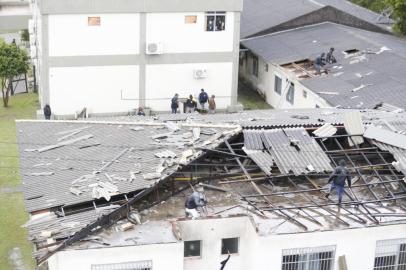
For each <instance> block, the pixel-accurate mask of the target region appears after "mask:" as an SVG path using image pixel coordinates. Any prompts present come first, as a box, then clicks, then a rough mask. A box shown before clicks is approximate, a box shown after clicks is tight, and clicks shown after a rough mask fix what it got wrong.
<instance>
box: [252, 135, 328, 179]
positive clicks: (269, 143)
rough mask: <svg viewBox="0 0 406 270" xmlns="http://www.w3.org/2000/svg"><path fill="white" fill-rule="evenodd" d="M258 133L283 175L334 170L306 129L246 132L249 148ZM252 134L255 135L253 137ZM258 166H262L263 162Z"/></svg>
mask: <svg viewBox="0 0 406 270" xmlns="http://www.w3.org/2000/svg"><path fill="white" fill-rule="evenodd" d="M258 133H260V134H261V135H262V142H263V144H264V145H265V149H267V150H268V151H269V153H270V154H271V156H272V158H273V160H274V161H275V163H276V164H277V166H278V168H279V170H280V171H281V172H282V173H283V174H289V173H290V172H291V171H292V172H293V173H294V174H296V175H300V174H303V173H309V172H311V171H316V172H325V171H331V170H332V167H331V164H330V160H329V158H328V157H327V155H326V154H325V153H324V151H323V150H322V149H321V147H320V146H319V144H318V143H317V142H316V140H315V139H314V138H312V137H310V136H309V134H308V133H307V131H306V130H305V129H304V128H290V129H289V128H286V129H272V130H262V131H253V130H246V131H245V132H244V137H246V138H247V139H244V140H246V141H248V142H249V144H248V145H249V146H252V145H253V143H252V138H253V137H254V136H255V138H256V137H257V136H258ZM252 134H255V135H254V136H252ZM255 146H256V149H257V150H259V149H258V148H259V147H257V146H259V144H257V145H255ZM254 161H255V160H254ZM255 162H256V161H255ZM256 163H257V162H256ZM257 164H258V165H259V164H262V162H258V163H257ZM260 167H261V166H260ZM266 173H268V171H266Z"/></svg>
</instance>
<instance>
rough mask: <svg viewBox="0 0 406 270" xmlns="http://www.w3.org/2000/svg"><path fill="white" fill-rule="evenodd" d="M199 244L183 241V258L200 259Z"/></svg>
mask: <svg viewBox="0 0 406 270" xmlns="http://www.w3.org/2000/svg"><path fill="white" fill-rule="evenodd" d="M201 243H202V241H200V240H195V241H185V242H184V257H185V258H187V257H200V256H201Z"/></svg>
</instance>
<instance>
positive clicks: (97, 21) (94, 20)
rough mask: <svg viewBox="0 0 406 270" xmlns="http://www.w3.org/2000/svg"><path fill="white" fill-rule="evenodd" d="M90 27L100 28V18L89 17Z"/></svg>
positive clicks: (88, 23)
mask: <svg viewBox="0 0 406 270" xmlns="http://www.w3.org/2000/svg"><path fill="white" fill-rule="evenodd" d="M87 25H88V26H100V17H87Z"/></svg>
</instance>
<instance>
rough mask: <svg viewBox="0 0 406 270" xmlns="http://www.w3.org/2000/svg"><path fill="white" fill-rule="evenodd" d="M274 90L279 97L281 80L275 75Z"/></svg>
mask: <svg viewBox="0 0 406 270" xmlns="http://www.w3.org/2000/svg"><path fill="white" fill-rule="evenodd" d="M274 90H275V92H276V93H278V94H279V95H280V94H281V93H282V78H281V77H279V76H276V75H275V85H274Z"/></svg>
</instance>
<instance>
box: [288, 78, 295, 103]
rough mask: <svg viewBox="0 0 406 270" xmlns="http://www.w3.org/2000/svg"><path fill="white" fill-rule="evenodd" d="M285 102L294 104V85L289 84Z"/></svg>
mask: <svg viewBox="0 0 406 270" xmlns="http://www.w3.org/2000/svg"><path fill="white" fill-rule="evenodd" d="M286 100H287V101H288V102H289V103H290V104H292V105H293V103H294V102H295V85H294V84H293V83H290V86H289V90H288V93H287V94H286Z"/></svg>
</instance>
